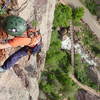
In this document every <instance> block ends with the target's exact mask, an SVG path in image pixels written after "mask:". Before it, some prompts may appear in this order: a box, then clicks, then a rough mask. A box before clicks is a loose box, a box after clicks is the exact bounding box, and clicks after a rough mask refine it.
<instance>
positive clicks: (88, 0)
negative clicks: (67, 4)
mask: <svg viewBox="0 0 100 100" xmlns="http://www.w3.org/2000/svg"><path fill="white" fill-rule="evenodd" d="M85 4H86V7H87V8H88V9H89V11H90V12H91V13H92V14H93V15H96V7H97V5H96V3H95V1H94V0H85Z"/></svg>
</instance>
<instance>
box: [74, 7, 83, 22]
mask: <svg viewBox="0 0 100 100" xmlns="http://www.w3.org/2000/svg"><path fill="white" fill-rule="evenodd" d="M83 15H84V9H83V8H80V7H79V8H76V9H73V21H75V22H80V19H81V18H82V17H83Z"/></svg>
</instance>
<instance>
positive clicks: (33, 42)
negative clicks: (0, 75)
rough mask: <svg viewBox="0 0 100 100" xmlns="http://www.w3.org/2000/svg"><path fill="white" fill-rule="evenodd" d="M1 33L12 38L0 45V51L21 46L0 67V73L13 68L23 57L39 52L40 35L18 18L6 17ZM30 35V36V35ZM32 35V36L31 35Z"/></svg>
mask: <svg viewBox="0 0 100 100" xmlns="http://www.w3.org/2000/svg"><path fill="white" fill-rule="evenodd" d="M0 31H1V32H5V33H6V34H8V35H10V36H13V38H12V39H10V40H8V41H7V43H0V49H5V48H10V47H18V46H23V47H22V48H21V49H19V50H18V51H16V52H15V53H14V54H12V55H11V56H10V57H8V59H7V60H6V61H5V62H4V64H3V65H2V66H1V67H0V72H4V71H6V70H7V69H9V68H11V67H13V66H14V64H15V63H16V62H17V61H18V60H19V59H20V58H21V57H23V56H26V55H28V54H29V51H31V53H32V54H35V53H37V52H39V51H40V50H41V43H40V41H41V35H40V34H37V33H36V30H34V29H32V28H29V27H28V25H27V23H26V21H25V20H24V19H22V18H21V17H18V16H8V17H6V18H5V20H4V22H3V26H2V29H1V30H0ZM30 33H31V35H30ZM33 33H34V35H32V34H33Z"/></svg>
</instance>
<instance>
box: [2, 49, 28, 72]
mask: <svg viewBox="0 0 100 100" xmlns="http://www.w3.org/2000/svg"><path fill="white" fill-rule="evenodd" d="M26 55H27V47H23V48H21V49H19V50H18V51H16V52H15V53H14V54H12V55H11V56H10V57H8V59H7V60H6V61H5V62H4V64H3V65H2V66H1V67H2V68H3V69H5V70H7V69H9V68H10V67H13V66H14V64H15V63H16V62H17V61H18V60H19V59H20V58H22V57H23V56H26Z"/></svg>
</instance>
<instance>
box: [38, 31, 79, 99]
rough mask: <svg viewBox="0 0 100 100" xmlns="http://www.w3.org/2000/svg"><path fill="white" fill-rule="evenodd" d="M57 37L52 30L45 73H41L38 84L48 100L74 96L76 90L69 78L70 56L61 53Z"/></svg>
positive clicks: (71, 70)
mask: <svg viewBox="0 0 100 100" xmlns="http://www.w3.org/2000/svg"><path fill="white" fill-rule="evenodd" d="M58 37H59V35H58V32H57V31H56V30H53V32H52V39H51V44H50V49H49V51H48V52H47V58H46V66H45V67H46V71H45V72H43V73H42V77H41V82H40V89H41V90H42V91H43V92H44V93H46V95H47V96H48V98H49V99H50V100H63V98H64V97H69V96H72V95H73V94H75V92H76V91H77V89H78V87H77V85H76V84H75V83H74V82H73V81H72V80H71V79H70V78H69V74H70V73H73V69H72V66H70V58H69V56H70V55H69V54H68V53H66V52H63V51H61V49H60V47H61V46H60V44H61V41H60V40H59V38H58Z"/></svg>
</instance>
